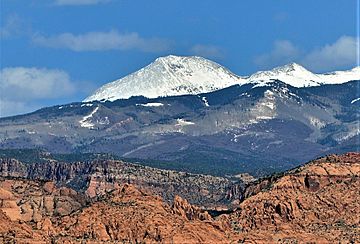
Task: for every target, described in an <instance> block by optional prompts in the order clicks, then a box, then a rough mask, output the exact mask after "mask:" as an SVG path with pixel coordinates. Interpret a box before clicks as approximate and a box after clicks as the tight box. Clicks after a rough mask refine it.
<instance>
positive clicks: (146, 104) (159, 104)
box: [136, 103, 164, 107]
mask: <svg viewBox="0 0 360 244" xmlns="http://www.w3.org/2000/svg"><path fill="white" fill-rule="evenodd" d="M136 106H143V107H161V106H164V104H162V103H145V104H136Z"/></svg>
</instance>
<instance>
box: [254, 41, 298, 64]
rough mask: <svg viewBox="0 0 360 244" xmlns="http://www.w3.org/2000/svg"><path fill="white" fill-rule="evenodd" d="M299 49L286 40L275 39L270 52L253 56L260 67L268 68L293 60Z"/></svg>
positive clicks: (296, 56)
mask: <svg viewBox="0 0 360 244" xmlns="http://www.w3.org/2000/svg"><path fill="white" fill-rule="evenodd" d="M300 53H301V52H300V49H299V48H298V47H296V46H295V45H294V44H293V43H291V42H290V41H288V40H278V41H275V43H274V45H273V50H272V51H271V52H270V53H267V54H263V55H260V56H257V57H255V59H254V62H255V64H257V65H258V66H260V67H263V68H269V67H272V66H274V65H275V66H277V65H283V64H286V63H289V62H292V61H294V60H295V59H297V58H298V57H299V55H300Z"/></svg>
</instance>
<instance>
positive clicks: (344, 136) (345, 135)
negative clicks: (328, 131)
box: [335, 128, 360, 141]
mask: <svg viewBox="0 0 360 244" xmlns="http://www.w3.org/2000/svg"><path fill="white" fill-rule="evenodd" d="M359 134H360V128H355V129H353V130H351V131H349V132H347V133H342V136H338V137H337V138H335V140H336V141H345V140H347V139H350V138H352V137H354V136H357V135H359Z"/></svg>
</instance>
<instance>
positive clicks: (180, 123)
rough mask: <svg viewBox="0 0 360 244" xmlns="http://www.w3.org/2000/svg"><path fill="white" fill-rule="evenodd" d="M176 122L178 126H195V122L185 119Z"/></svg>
mask: <svg viewBox="0 0 360 244" xmlns="http://www.w3.org/2000/svg"><path fill="white" fill-rule="evenodd" d="M176 121H177V124H176V126H186V125H194V124H195V123H194V122H191V121H186V120H184V119H177V120H176Z"/></svg>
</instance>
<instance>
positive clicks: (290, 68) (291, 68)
mask: <svg viewBox="0 0 360 244" xmlns="http://www.w3.org/2000/svg"><path fill="white" fill-rule="evenodd" d="M273 70H279V71H283V72H293V71H308V70H307V69H305V68H304V67H303V66H301V65H300V64H298V63H294V62H292V63H289V64H286V65H283V66H279V67H276V68H274V69H273ZM308 72H310V71H308Z"/></svg>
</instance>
